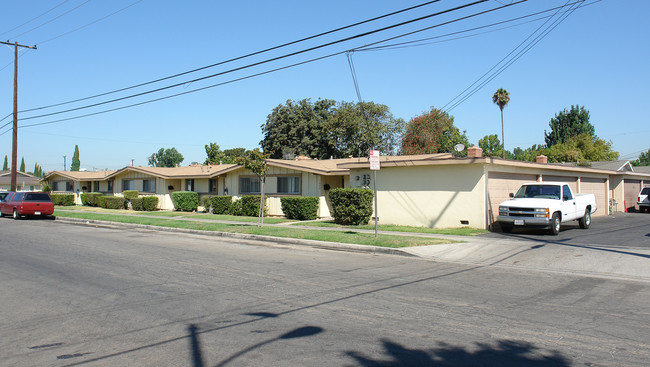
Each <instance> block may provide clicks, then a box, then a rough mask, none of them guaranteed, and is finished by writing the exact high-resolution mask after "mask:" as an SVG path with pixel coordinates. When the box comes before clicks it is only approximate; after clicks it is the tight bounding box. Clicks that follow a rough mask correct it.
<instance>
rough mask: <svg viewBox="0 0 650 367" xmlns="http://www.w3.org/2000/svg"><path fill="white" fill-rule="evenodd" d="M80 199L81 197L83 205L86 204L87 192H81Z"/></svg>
mask: <svg viewBox="0 0 650 367" xmlns="http://www.w3.org/2000/svg"><path fill="white" fill-rule="evenodd" d="M79 199H81V205H86V194H84V193H83V192H82V193H81V194H79Z"/></svg>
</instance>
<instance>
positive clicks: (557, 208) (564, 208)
mask: <svg viewBox="0 0 650 367" xmlns="http://www.w3.org/2000/svg"><path fill="white" fill-rule="evenodd" d="M510 197H511V198H512V199H510V200H508V201H504V202H503V203H501V204H500V205H499V217H498V218H497V221H498V222H499V224H500V225H501V229H502V230H503V231H504V232H510V231H512V228H514V227H542V228H549V229H550V232H551V233H552V234H554V235H557V234H558V233H560V227H561V225H562V223H567V222H570V221H573V220H577V221H578V223H579V224H580V228H583V229H587V228H589V226H590V225H591V214H593V213H595V212H596V209H597V208H596V197H595V196H594V194H574V193H573V192H572V191H571V188H570V187H569V185H568V184H566V183H562V182H532V183H527V184H524V185H522V186H521V188H519V190H518V191H517V193H516V194H514V195H513V194H510Z"/></svg>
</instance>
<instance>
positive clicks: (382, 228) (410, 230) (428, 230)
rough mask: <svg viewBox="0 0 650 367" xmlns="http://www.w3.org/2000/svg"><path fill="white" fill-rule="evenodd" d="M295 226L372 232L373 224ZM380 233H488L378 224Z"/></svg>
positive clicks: (321, 222)
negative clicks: (367, 230)
mask: <svg viewBox="0 0 650 367" xmlns="http://www.w3.org/2000/svg"><path fill="white" fill-rule="evenodd" d="M293 225H295V226H310V227H325V228H327V227H333V228H350V229H369V230H374V229H375V225H374V224H368V225H360V226H342V225H340V224H336V223H334V221H310V222H301V223H294V224H293ZM378 227H379V230H380V231H392V232H406V233H429V234H449V235H456V236H476V235H479V234H483V233H488V231H486V230H484V229H477V228H470V227H462V228H425V227H412V226H398V225H394V224H379V225H378Z"/></svg>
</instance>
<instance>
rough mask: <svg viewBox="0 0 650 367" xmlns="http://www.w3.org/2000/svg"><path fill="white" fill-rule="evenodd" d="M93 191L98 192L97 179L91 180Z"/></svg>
mask: <svg viewBox="0 0 650 367" xmlns="http://www.w3.org/2000/svg"><path fill="white" fill-rule="evenodd" d="M93 192H99V181H95V182H93Z"/></svg>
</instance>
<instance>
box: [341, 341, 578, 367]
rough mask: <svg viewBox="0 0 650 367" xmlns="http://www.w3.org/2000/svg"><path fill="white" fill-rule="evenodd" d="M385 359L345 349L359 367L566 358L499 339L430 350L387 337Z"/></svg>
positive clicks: (544, 362) (540, 364)
mask: <svg viewBox="0 0 650 367" xmlns="http://www.w3.org/2000/svg"><path fill="white" fill-rule="evenodd" d="M382 344H383V349H384V354H385V355H386V358H382V359H372V358H370V357H366V356H364V355H363V354H361V353H359V352H355V351H349V352H346V355H348V356H349V357H351V358H353V359H354V360H355V361H356V362H357V363H358V366H361V367H389V366H390V367H400V366H404V367H406V366H408V367H420V366H422V367H424V366H426V367H434V366H439V367H444V366H501V367H508V366H528V367H545V366H554V367H563V366H569V365H570V361H569V359H568V358H566V357H564V356H563V355H562V354H560V353H559V352H558V351H554V350H549V351H544V350H540V349H539V348H537V347H535V346H534V345H533V344H532V343H529V342H520V341H511V340H499V341H497V342H496V344H495V345H490V344H487V343H475V348H471V349H469V348H464V347H461V346H454V345H451V344H447V343H438V347H435V348H431V349H409V348H407V347H405V346H403V345H401V344H399V343H396V342H394V341H391V340H390V339H382Z"/></svg>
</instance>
